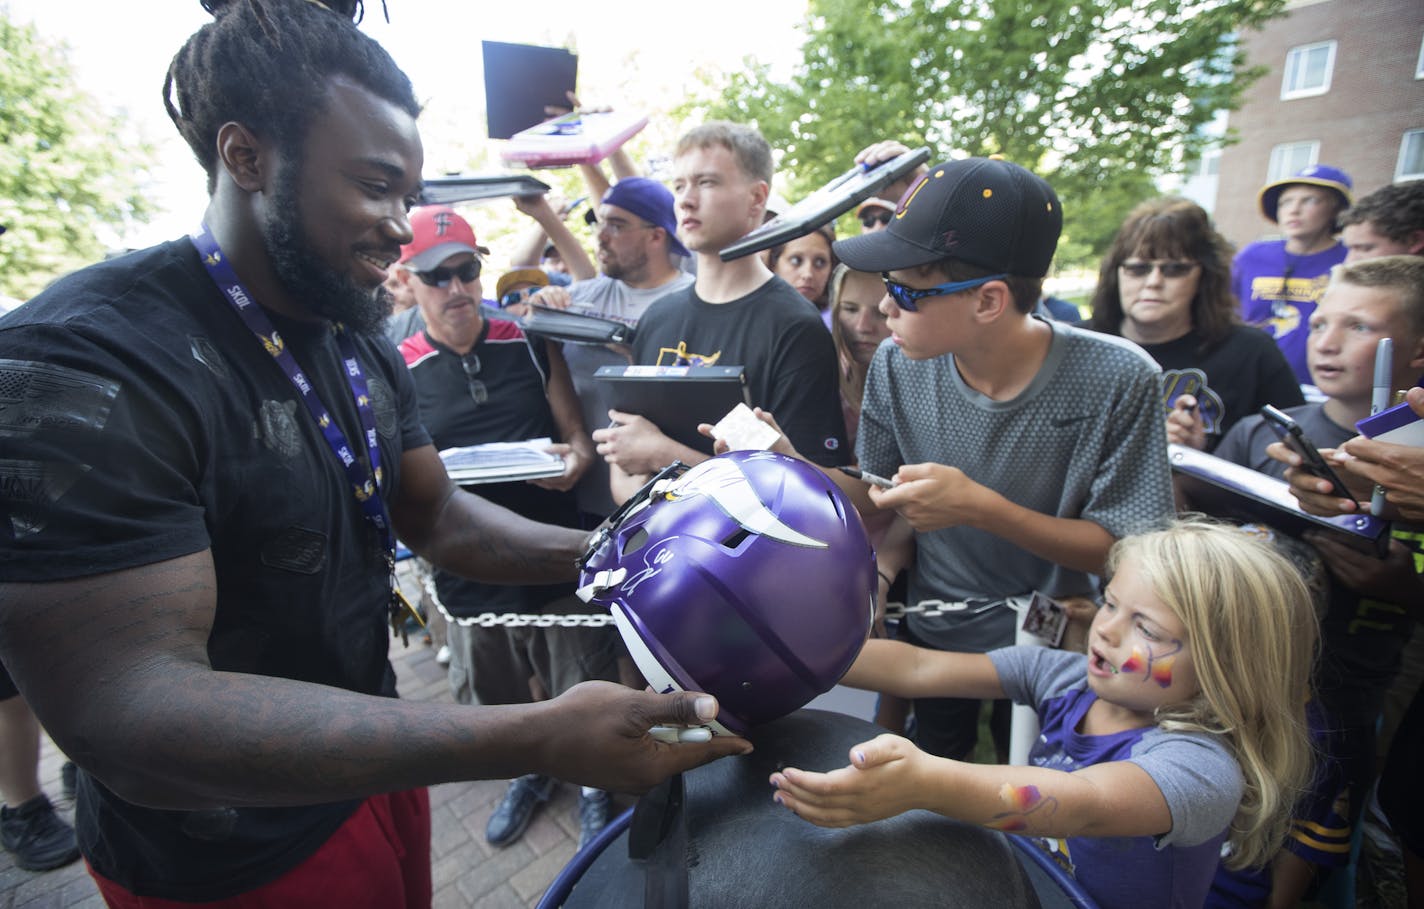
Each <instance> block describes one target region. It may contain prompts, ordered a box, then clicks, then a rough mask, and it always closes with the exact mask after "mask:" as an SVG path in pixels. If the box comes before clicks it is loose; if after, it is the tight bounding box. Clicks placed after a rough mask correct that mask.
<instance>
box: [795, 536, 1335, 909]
mask: <svg viewBox="0 0 1424 909" xmlns="http://www.w3.org/2000/svg"><path fill="white" fill-rule="evenodd" d="M1108 575H1109V578H1110V580H1109V582H1108V584H1107V587H1106V589H1105V591H1104V596H1103V603H1102V606H1101V607H1100V608H1099V610H1098V614H1097V616H1096V617H1095V618H1094V620H1093V625H1092V629H1091V632H1090V634H1089V640H1088V652H1087V653H1086V654H1082V653H1071V652H1067V651H1061V650H1052V649H1047V648H1038V647H1010V648H1005V649H1002V650H997V651H993V652H991V653H988V654H966V653H948V652H943V651H934V650H926V649H923V648H917V647H913V646H910V645H908V644H905V643H903V642H898V641H885V640H872V641H868V642H867V643H866V646H865V649H864V650H863V651H862V653H861V655H860V657H859V658H858V659H857V660H856V662H855V664H854V665H853V666H852V667H851V669H850V671H849V672H848V673H847V674H846V677H845V679H843V680H842V683H843V684H847V685H851V686H852V687H858V688H867V689H871V690H875V691H881V692H885V693H889V694H894V695H898V696H900V697H905V698H916V697H970V698H1002V697H1010V698H1013V699H1014V700H1015V701H1016V702H1019V703H1026V704H1029V705H1031V706H1033V707H1035V709H1036V710H1037V711H1038V713H1039V719H1040V724H1041V727H1042V728H1041V734H1040V737H1039V740H1038V742H1037V743H1036V745H1035V746H1034V749H1033V752H1032V754H1031V755H1030V765H1029V766H1027V767H1013V766H990V765H977V764H968V763H963V762H960V761H952V760H948V759H945V758H939V757H934V756H931V755H928V754H925V753H924V752H921V751H920V750H919V749H917V748H916V747H915V746H914V745H913V744H911V743H910V742H909V741H908V740H906V739H904V738H901V737H900V736H895V735H881V736H879V737H877V738H875V739H873V740H871V741H869V742H864V743H862V744H860V745H857V746H855V747H854V748H852V749H851V753H850V760H851V762H850V765H849V766H847V767H844V768H841V769H839V770H832V771H830V772H826V773H818V772H811V771H808V770H802V769H796V768H788V769H786V770H783V771H780V772H778V773H776V774H773V775H772V777H771V782H772V785H773V786H774V787H775V789H776V792H775V793H774V796H773V798H774V799H775V800H776V801H777V802H778V803H779V804H781V805H784V806H785V807H787V808H788V809H790V810H792V811H794V812H795V813H796V814H798V815H799V816H801V817H802V818H804V819H806V820H808V821H811V822H812V823H815V824H819V825H821V826H825V827H845V826H850V825H853V824H861V823H867V822H870V821H875V820H878V819H880V818H885V817H891V816H893V815H897V814H900V813H901V812H904V811H908V810H910V809H912V808H925V809H929V810H931V811H936V812H939V813H940V814H943V815H946V816H947V817H951V818H956V819H959V820H963V821H967V822H970V823H975V824H982V825H984V826H987V827H992V828H995V829H999V830H1003V831H1005V832H1009V833H1013V834H1017V835H1020V836H1027V837H1033V838H1034V839H1035V841H1036V843H1037V844H1038V845H1039V846H1040V847H1041V848H1043V849H1045V850H1046V851H1048V852H1049V853H1051V854H1052V855H1053V856H1054V858H1055V860H1056V861H1057V862H1058V863H1059V865H1060V866H1061V867H1062V868H1064V870H1066V871H1068V872H1069V873H1071V874H1073V876H1074V877H1075V878H1076V879H1077V881H1078V883H1080V884H1081V885H1082V886H1083V887H1084V888H1085V889H1086V890H1087V891H1088V893H1089V894H1091V895H1092V896H1093V897H1094V899H1095V900H1096V901H1097V902H1098V904H1099V905H1101V906H1103V907H1115V906H1121V907H1128V906H1132V907H1152V906H1163V907H1176V906H1200V905H1201V904H1202V902H1203V900H1204V899H1205V898H1206V894H1207V891H1208V889H1209V887H1210V885H1211V880H1212V877H1213V875H1214V873H1215V871H1216V868H1217V865H1218V863H1219V861H1220V857H1221V854H1222V846H1223V844H1225V845H1226V846H1227V847H1228V849H1227V854H1228V855H1229V858H1228V860H1227V863H1228V865H1230V866H1231V867H1251V866H1260V865H1263V864H1265V863H1266V862H1267V861H1269V860H1270V858H1271V857H1272V856H1274V855H1275V853H1276V852H1277V850H1278V849H1279V847H1280V846H1281V844H1282V843H1283V842H1284V840H1285V836H1286V833H1287V830H1288V827H1289V824H1290V817H1291V809H1292V807H1293V804H1294V801H1295V798H1296V796H1297V794H1298V793H1299V792H1300V791H1301V790H1302V789H1304V787H1305V786H1306V784H1307V783H1308V782H1309V780H1310V775H1311V772H1312V760H1311V750H1310V745H1309V742H1308V732H1307V728H1306V719H1305V702H1306V700H1307V697H1308V694H1309V677H1310V669H1311V664H1312V661H1313V659H1314V655H1315V647H1316V636H1317V625H1316V618H1315V613H1314V611H1313V608H1312V605H1311V596H1310V592H1309V590H1308V588H1307V587H1306V584H1305V582H1304V581H1303V580H1302V579H1301V576H1300V573H1299V571H1298V570H1297V569H1296V568H1295V567H1294V566H1293V565H1292V564H1291V563H1290V562H1289V561H1288V560H1287V559H1286V558H1285V557H1284V556H1282V555H1281V554H1280V553H1279V552H1278V551H1276V550H1275V549H1274V548H1273V546H1272V544H1270V543H1269V542H1266V541H1264V540H1262V539H1260V538H1258V537H1256V536H1254V535H1250V534H1248V533H1246V532H1243V531H1240V530H1237V529H1235V528H1232V527H1228V526H1225V525H1220V524H1215V523H1210V522H1207V521H1205V520H1200V519H1190V520H1184V521H1179V522H1177V523H1174V524H1173V525H1171V526H1170V527H1168V528H1166V529H1164V530H1159V531H1154V532H1151V533H1146V534H1141V535H1138V536H1134V537H1128V538H1125V539H1123V540H1121V541H1119V542H1118V543H1117V545H1116V546H1114V548H1113V550H1112V554H1111V556H1110V557H1109V564H1108Z"/></svg>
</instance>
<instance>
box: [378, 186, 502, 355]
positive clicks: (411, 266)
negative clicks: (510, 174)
mask: <svg viewBox="0 0 1424 909" xmlns="http://www.w3.org/2000/svg"><path fill="white" fill-rule="evenodd" d="M410 229H411V233H412V239H411V241H410V242H409V243H407V244H406V245H405V246H402V247H401V257H400V263H399V265H398V267H397V268H396V269H394V270H393V271H392V275H391V276H392V278H393V279H394V280H395V281H396V282H398V283H399V284H400V285H401V286H402V287H404V288H405V289H406V291H407V292H411V293H413V292H414V286H415V284H417V283H420V284H424V285H426V286H428V287H435V288H441V289H444V288H447V287H449V286H450V283H451V281H450V279H451V278H453V277H457V276H463V278H462V283H463V284H470V283H472V282H473V281H474V280H475V279H476V278H478V277H479V275H480V270H481V268H483V266H484V257H485V256H487V255H489V249H488V248H487V247H484V246H481V245H480V244H479V241H478V240H476V239H475V229H474V228H473V227H471V226H470V222H468V221H466V220H465V219H464V218H462V217H460V215H459V213H458V212H456V211H455V210H454V209H453V208H451V207H450V206H448V205H429V206H426V207H424V208H417V209H416V210H415V211H413V212H411V213H410ZM447 264H448V265H449V267H448V268H442V266H445V265H447ZM442 282H443V283H442ZM481 302H483V300H482V299H481V298H479V297H478V296H477V297H476V298H475V303H476V305H478V304H479V303H481ZM425 318H426V317H425V315H424V313H423V312H422V307H420V306H412V307H410V308H409V309H405V310H402V311H400V312H397V313H394V314H393V315H392V316H391V317H390V318H389V319H387V320H386V328H385V333H386V337H388V338H390V339H391V341H392V342H393V343H395V344H400V342H402V341H404V340H405V339H406V338H409V337H410V336H411V335H414V334H419V333H420V332H421V331H423V330H424V329H425V326H426V321H425Z"/></svg>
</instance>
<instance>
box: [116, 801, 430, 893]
mask: <svg viewBox="0 0 1424 909" xmlns="http://www.w3.org/2000/svg"><path fill="white" fill-rule="evenodd" d="M89 874H90V875H91V876H92V877H93V878H94V882H95V883H97V884H98V885H99V893H100V894H102V895H103V897H104V900H105V901H106V902H107V903H108V904H109V905H110V906H111V907H114V909H191V907H192V906H194V905H202V906H210V907H216V909H279V907H289V906H342V907H363V906H370V907H372V909H376V907H380V909H385V907H392V909H428V907H429V906H430V900H431V890H430V794H429V792H427V791H426V790H425V789H412V790H410V791H408V792H392V793H388V794H386V795H375V796H372V797H371V798H368V799H367V800H366V801H364V802H362V803H361V807H359V808H357V809H356V812H355V813H354V814H352V815H351V817H349V818H347V819H346V823H344V824H342V825H341V826H340V827H338V828H337V830H336V832H335V833H333V834H332V835H331V839H329V840H327V841H326V842H325V843H323V844H322V847H321V848H320V849H318V850H317V851H316V852H315V853H314V854H312V856H311V857H310V858H308V859H307V860H306V861H304V862H302V863H301V864H300V865H298V866H297V867H295V868H293V869H292V870H291V871H288V872H287V873H286V874H284V875H282V876H281V877H279V878H277V879H276V880H275V881H272V882H271V883H270V884H267V885H265V886H262V887H258V888H257V889H256V890H250V891H248V892H247V893H243V894H241V895H239V896H234V897H231V898H230V899H225V900H217V901H215V902H207V903H187V902H178V901H175V900H166V899H160V898H158V897H150V896H135V895H134V894H132V893H129V892H128V891H127V890H125V889H124V888H122V887H120V886H119V885H118V884H115V883H114V882H113V881H110V880H108V879H106V878H103V877H100V876H99V875H98V874H96V873H95V872H94V869H93V868H90V869H89Z"/></svg>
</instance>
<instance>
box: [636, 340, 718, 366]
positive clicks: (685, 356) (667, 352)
mask: <svg viewBox="0 0 1424 909" xmlns="http://www.w3.org/2000/svg"><path fill="white" fill-rule="evenodd" d="M664 356H668V357H671V358H672V360H671V361H670V362H667V363H664V362H663V357H664ZM720 359H722V351H720V350H719V351H717V352H716V353H713V354H695V353H688V351H687V342H686V341H678V342H677V346H676V347H660V348H658V362H657V363H655V364H653V365H655V366H716V365H717V361H718V360H720Z"/></svg>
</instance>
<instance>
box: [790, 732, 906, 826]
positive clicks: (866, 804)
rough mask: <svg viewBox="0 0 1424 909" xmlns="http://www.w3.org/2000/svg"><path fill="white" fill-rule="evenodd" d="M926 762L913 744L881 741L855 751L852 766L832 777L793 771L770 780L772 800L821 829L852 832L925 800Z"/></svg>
mask: <svg viewBox="0 0 1424 909" xmlns="http://www.w3.org/2000/svg"><path fill="white" fill-rule="evenodd" d="M927 759H928V758H927V756H926V755H925V753H924V752H923V751H920V749H918V748H916V747H915V746H914V744H913V743H912V742H910V741H909V740H908V739H906V738H903V737H901V736H898V735H890V734H888V733H887V734H885V735H880V736H876V737H875V738H873V739H871V740H870V741H868V742H862V743H861V744H859V745H856V746H855V747H854V748H852V749H851V750H850V766H848V767H843V768H841V769H840V770H832V771H831V772H830V773H813V772H811V771H809V770H797V769H796V768H794V767H788V768H786V769H785V770H782V771H779V772H777V773H773V774H772V775H771V785H772V786H774V787H775V788H776V793H775V794H774V795H773V796H772V799H773V801H775V802H776V803H777V804H778V805H784V806H785V807H787V808H789V809H790V810H791V811H793V812H795V813H796V815H797V816H798V817H801V818H803V819H805V820H808V821H810V822H811V823H813V824H817V825H819V826H821V827H850V826H852V825H854V824H865V823H869V822H870V821H878V820H880V819H881V818H887V817H894V816H895V815H897V814H902V813H904V812H906V811H909V810H910V809H911V808H917V807H919V806H920V805H921V804H922V800H923V785H924V784H923V782H922V779H921V770H922V768H923V765H924V762H925V761H926V760H927Z"/></svg>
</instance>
